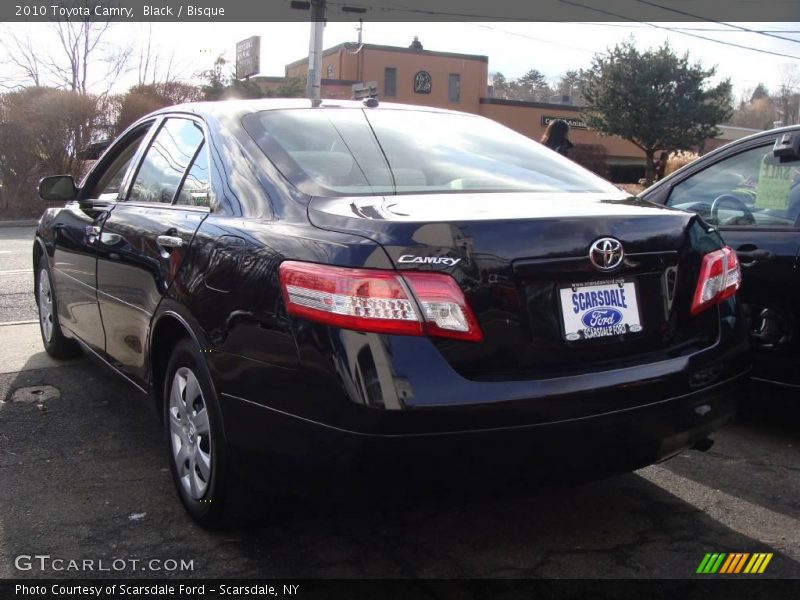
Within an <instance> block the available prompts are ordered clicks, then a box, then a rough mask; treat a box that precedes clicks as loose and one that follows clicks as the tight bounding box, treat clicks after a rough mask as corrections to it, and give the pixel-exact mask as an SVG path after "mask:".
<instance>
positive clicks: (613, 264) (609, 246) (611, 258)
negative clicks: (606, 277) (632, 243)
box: [589, 237, 625, 271]
mask: <svg viewBox="0 0 800 600" xmlns="http://www.w3.org/2000/svg"><path fill="white" fill-rule="evenodd" d="M624 254H625V253H624V252H623V251H622V242H620V241H619V240H615V239H614V238H607V237H606V238H600V239H599V240H597V241H596V242H595V243H594V244H592V247H591V248H589V260H590V261H592V264H593V265H594V266H595V267H597V268H598V269H599V270H601V271H611V270H612V269H616V268H617V267H618V266H619V265H620V264H622V257H623V256H624Z"/></svg>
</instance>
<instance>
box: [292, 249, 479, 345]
mask: <svg viewBox="0 0 800 600" xmlns="http://www.w3.org/2000/svg"><path fill="white" fill-rule="evenodd" d="M280 282H281V291H282V292H283V298H284V301H285V302H286V307H287V310H288V312H289V314H292V315H296V316H298V317H304V318H306V319H310V320H312V321H317V322H319V323H325V324H327V325H334V326H336V327H342V328H344V329H355V330H358V331H371V332H375V333H392V334H399V335H432V336H439V337H448V338H455V339H459V340H469V341H480V340H481V339H483V335H482V334H481V330H480V327H478V323H477V321H476V320H475V316H474V315H473V314H472V310H470V308H469V306H468V305H467V302H466V300H465V299H464V294H463V293H462V291H461V288H459V287H458V284H457V283H456V282H455V280H454V279H453V278H452V277H450V276H449V275H446V274H444V273H427V272H426V273H422V272H406V273H402V274H401V273H398V272H396V271H385V270H378V269H350V268H345V267H332V266H328V265H318V264H312V263H302V262H295V261H286V262H283V263H281V266H280Z"/></svg>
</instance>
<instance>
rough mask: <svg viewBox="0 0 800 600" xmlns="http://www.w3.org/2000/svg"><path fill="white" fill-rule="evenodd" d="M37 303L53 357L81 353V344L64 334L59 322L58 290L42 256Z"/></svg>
mask: <svg viewBox="0 0 800 600" xmlns="http://www.w3.org/2000/svg"><path fill="white" fill-rule="evenodd" d="M34 285H36V304H37V306H38V309H39V332H40V333H41V334H42V344H43V345H44V349H45V352H47V353H48V354H49V355H50V356H52V357H53V358H70V357H72V356H76V355H78V354H80V351H81V349H80V346H78V344H77V343H76V342H75V340H71V339H69V338H67V337H65V336H64V333H63V332H62V331H61V325H59V323H58V304H57V302H56V290H55V288H54V287H53V278H52V276H51V274H50V266H49V265H48V264H47V258H46V257H42V259H41V261H40V262H39V270H38V271H37V273H36V282H35V284H34Z"/></svg>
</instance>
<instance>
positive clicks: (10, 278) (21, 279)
mask: <svg viewBox="0 0 800 600" xmlns="http://www.w3.org/2000/svg"><path fill="white" fill-rule="evenodd" d="M34 231H35V228H34V227H0V323H8V322H18V321H32V320H33V321H35V320H36V303H35V302H34V300H33V270H32V268H31V251H32V248H33V233H34Z"/></svg>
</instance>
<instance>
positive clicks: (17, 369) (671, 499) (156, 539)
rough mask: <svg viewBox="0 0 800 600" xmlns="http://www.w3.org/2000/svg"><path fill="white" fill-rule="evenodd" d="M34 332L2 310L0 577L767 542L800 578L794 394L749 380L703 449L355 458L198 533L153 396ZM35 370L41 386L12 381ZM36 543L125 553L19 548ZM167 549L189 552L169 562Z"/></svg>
mask: <svg viewBox="0 0 800 600" xmlns="http://www.w3.org/2000/svg"><path fill="white" fill-rule="evenodd" d="M6 243H7V240H5V239H3V240H0V250H3V249H5V248H7V247H8V246H7V245H6ZM25 251H26V253H27V252H28V251H29V248H26V250H25ZM0 256H3V255H0ZM34 318H35V317H34ZM38 335H39V334H38V331H37V329H36V326H35V325H0V339H2V340H3V344H2V346H4V347H5V348H4V349H3V350H2V352H3V353H2V354H0V360H2V361H3V362H2V363H0V364H6V365H9V366H7V367H6V368H4V369H0V370H2V371H5V372H4V373H2V374H0V400H2V401H3V402H2V403H0V578H8V577H30V578H33V577H58V576H68V577H87V576H104V575H116V576H120V575H123V576H130V577H143V578H152V577H163V576H165V575H169V576H173V575H174V576H189V577H281V578H298V577H331V578H339V577H341V578H350V577H364V578H390V577H391V578H397V577H430V578H461V577H469V578H475V577H478V578H480V577H501V578H502V577H648V578H649V577H659V578H673V577H678V578H680V577H692V576H695V571H696V569H697V567H698V565H699V564H700V561H701V560H702V559H703V557H704V555H705V553H707V552H751V553H752V552H774V553H775V556H774V558H773V559H772V561H771V562H770V563H769V566H768V568H767V570H766V572H765V573H764V575H762V577H795V578H796V577H800V477H798V473H799V472H800V455H799V454H798V447H800V431H799V430H798V427H797V422H798V416H800V403H799V402H796V403H795V404H785V403H781V402H776V401H775V400H774V399H773V398H771V395H770V394H767V393H765V392H759V394H757V395H756V396H755V397H754V398H753V400H752V401H751V402H749V403H748V404H747V406H746V409H747V410H746V412H745V414H744V415H743V416H742V417H741V418H737V420H736V422H734V423H733V424H732V425H730V426H729V427H727V428H726V429H724V430H723V431H721V432H719V433H718V434H716V435H715V439H716V444H715V446H714V447H713V448H712V449H711V450H710V451H709V452H707V453H705V454H702V453H699V452H694V451H691V452H686V453H684V454H682V455H680V456H678V457H676V458H675V459H673V460H671V461H669V462H667V463H664V464H662V465H658V466H654V467H649V468H647V469H643V470H641V471H638V472H636V473H634V474H629V475H623V476H619V477H615V478H611V479H607V480H604V481H599V482H593V483H586V484H582V485H563V484H562V485H559V486H549V487H542V488H540V489H529V488H517V487H512V486H509V487H492V486H486V485H483V484H481V483H480V482H475V481H468V480H464V479H457V480H453V481H452V482H448V485H447V486H445V488H444V489H441V488H439V489H436V490H435V491H432V490H431V489H428V488H426V487H421V486H418V485H415V484H414V483H413V482H411V481H408V482H405V481H402V480H401V481H400V483H399V484H398V485H396V486H393V487H392V489H391V490H382V489H379V490H373V491H372V492H370V493H364V492H363V489H364V485H363V484H364V482H361V481H358V474H352V479H351V480H343V481H342V482H341V490H338V491H337V493H335V494H331V495H330V497H328V495H326V496H325V497H316V498H315V497H309V496H308V495H303V494H299V495H297V496H292V497H288V498H283V499H282V500H280V501H278V502H274V503H270V502H271V501H270V500H269V497H268V496H264V497H263V498H262V499H261V500H258V502H259V503H260V506H261V507H262V509H261V511H259V520H258V521H257V522H255V523H254V524H251V525H249V526H244V527H242V528H240V529H235V530H232V531H226V532H207V531H204V530H202V529H200V528H198V527H197V526H196V525H194V524H193V522H192V521H191V520H190V519H189V518H188V517H187V516H186V515H185V514H184V512H183V509H182V507H181V506H180V502H179V501H178V499H177V496H176V494H175V493H174V491H173V488H172V482H171V479H170V475H169V472H168V470H167V458H166V451H165V448H164V441H163V437H162V433H161V430H160V427H159V423H158V419H157V418H156V417H155V412H154V411H153V410H152V409H151V407H150V404H149V399H148V398H147V397H146V396H145V395H144V394H142V393H140V392H138V391H136V390H135V389H134V388H132V387H130V386H129V385H128V384H126V383H124V382H123V381H121V380H120V379H118V378H117V377H116V376H115V375H114V374H112V373H111V372H110V371H108V370H107V369H106V368H105V367H103V366H101V365H99V364H98V363H97V362H95V361H94V360H91V359H89V358H79V359H76V360H73V361H71V362H69V363H61V362H56V361H50V360H49V359H47V358H46V357H45V356H43V355H42V353H41V350H40V345H39V343H40V342H39V338H38ZM7 340H9V341H7ZM32 386H51V387H52V389H51V388H47V389H42V388H39V389H40V391H41V392H42V393H41V394H38V395H37V394H35V393H29V394H27V395H20V393H19V392H18V390H20V388H23V391H24V388H29V387H32ZM15 392H17V394H16V395H15ZM12 400H13V401H12ZM357 482H358V483H359V485H355V484H356V483H357ZM366 484H367V488H368V487H369V482H366ZM350 489H352V490H356V489H358V490H360V491H358V492H356V491H352V492H350V491H348V490H350ZM33 554H47V555H50V556H51V557H52V558H62V559H65V560H67V561H69V560H71V559H79V560H83V559H90V560H94V561H98V560H103V561H104V562H105V563H106V565H108V564H110V563H111V561H113V560H115V559H123V560H125V561H127V563H126V566H125V569H124V570H122V571H121V572H112V573H103V572H96V571H95V572H85V571H77V572H76V571H67V572H65V571H57V570H54V569H53V568H52V565H51V566H50V567H48V568H45V569H44V570H43V571H42V570H40V569H39V568H38V566H36V565H33V567H34V568H31V569H30V570H27V569H26V563H25V562H24V561H23V562H22V563H18V561H16V558H17V557H18V556H20V555H33ZM152 559H155V560H158V561H161V562H158V563H153V564H150V563H149V561H150V560H152ZM170 559H172V560H175V561H178V563H177V564H178V565H179V564H180V561H181V560H183V561H191V567H192V568H191V570H188V569H189V565H188V564H186V568H187V570H185V571H180V570H178V571H176V572H172V571H169V572H166V571H165V570H164V569H165V568H166V566H167V565H172V563H168V562H167V561H168V560H170ZM132 560H139V561H141V562H139V563H136V564H135V566H134V564H133V563H132V562H131V561H132ZM15 562H16V563H17V564H16V565H15ZM96 564H97V563H96V562H95V565H96ZM17 566H21V567H22V568H23V570H20V569H18V568H17ZM148 567H151V568H152V569H151V568H148ZM142 569H145V570H142ZM705 577H709V576H705Z"/></svg>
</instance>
